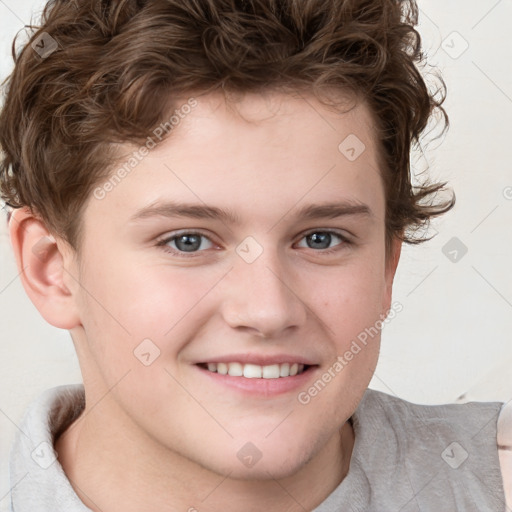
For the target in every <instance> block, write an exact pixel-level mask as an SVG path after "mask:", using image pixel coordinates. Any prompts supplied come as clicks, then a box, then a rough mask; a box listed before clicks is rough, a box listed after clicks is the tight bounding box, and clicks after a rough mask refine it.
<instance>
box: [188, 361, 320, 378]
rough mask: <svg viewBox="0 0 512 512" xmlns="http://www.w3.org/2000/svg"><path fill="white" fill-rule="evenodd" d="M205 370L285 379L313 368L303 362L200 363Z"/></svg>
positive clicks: (249, 376)
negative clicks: (260, 363)
mask: <svg viewBox="0 0 512 512" xmlns="http://www.w3.org/2000/svg"><path fill="white" fill-rule="evenodd" d="M198 366H199V367H200V368H202V369H203V370H207V371H209V372H211V373H217V374H219V375H227V376H230V377H244V378H246V379H283V378H286V377H295V376H297V375H302V374H303V373H304V372H306V371H308V370H309V369H310V368H311V365H307V364H301V363H279V364H270V365H266V366H261V365H258V364H252V363H246V364H243V363H239V362H231V363H221V362H219V363H199V364H198Z"/></svg>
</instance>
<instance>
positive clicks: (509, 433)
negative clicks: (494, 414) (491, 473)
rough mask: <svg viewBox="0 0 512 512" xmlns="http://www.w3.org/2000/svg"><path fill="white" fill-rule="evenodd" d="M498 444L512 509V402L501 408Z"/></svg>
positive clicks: (504, 481) (506, 492) (506, 494)
mask: <svg viewBox="0 0 512 512" xmlns="http://www.w3.org/2000/svg"><path fill="white" fill-rule="evenodd" d="M497 442H498V453H499V458H500V467H501V473H502V475H503V486H504V489H505V498H506V501H507V507H508V508H509V509H512V402H507V403H506V404H503V407H502V408H501V411H500V415H499V418H498V435H497Z"/></svg>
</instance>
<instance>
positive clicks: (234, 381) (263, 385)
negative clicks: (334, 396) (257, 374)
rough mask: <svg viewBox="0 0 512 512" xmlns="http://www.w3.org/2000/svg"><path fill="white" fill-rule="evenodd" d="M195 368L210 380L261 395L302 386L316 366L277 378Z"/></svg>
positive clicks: (274, 393)
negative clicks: (226, 373) (233, 374)
mask: <svg viewBox="0 0 512 512" xmlns="http://www.w3.org/2000/svg"><path fill="white" fill-rule="evenodd" d="M196 368H197V369H198V370H199V371H200V372H201V373H203V374H204V375H205V376H206V377H207V378H210V379H211V381H212V382H216V383H217V384H219V385H221V386H225V387H228V388H231V389H234V390H237V391H241V392H244V393H248V394H251V395H260V396H263V397H268V396H277V395H281V394H284V393H289V392H291V391H297V390H299V389H300V388H304V387H305V385H306V384H307V382H308V381H309V380H310V379H311V378H312V376H313V375H314V373H315V372H316V369H317V367H316V366H310V367H309V368H308V369H307V370H305V371H303V372H302V373H301V374H299V375H294V376H293V377H279V378H278V379H248V378H246V377H231V376H230V375H222V374H220V373H217V372H211V371H209V370H206V369H204V368H201V367H200V366H196Z"/></svg>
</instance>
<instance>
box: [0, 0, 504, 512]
mask: <svg viewBox="0 0 512 512" xmlns="http://www.w3.org/2000/svg"><path fill="white" fill-rule="evenodd" d="M415 21H416V6H415V4H414V3H412V2H399V1H392V0H368V1H340V0H303V1H301V2H296V1H294V0H283V1H280V2H276V1H274V0H246V1H242V0H241V1H233V0H209V1H205V2H199V1H190V2H178V1H173V0H168V1H155V2H141V1H135V0H124V1H120V2H109V1H103V2H93V1H86V0H83V1H82V0H77V1H74V2H64V1H55V2H51V3H50V4H49V5H48V7H47V9H46V12H45V14H44V16H43V20H42V24H41V28H40V29H39V30H38V31H37V32H36V33H35V34H34V36H33V38H32V40H31V42H30V43H29V44H28V45H27V46H26V47H25V48H24V49H23V51H22V52H21V54H20V55H19V56H18V58H17V63H16V67H15V70H14V73H13V75H12V76H11V78H10V82H9V90H8V93H7V97H6V102H5V106H4V108H3V111H2V114H1V118H0V124H1V127H0V143H1V145H2V149H3V151H4V158H3V161H2V164H1V165H2V166H1V169H0V170H1V186H2V194H3V197H4V198H5V200H6V201H7V203H8V204H10V205H11V206H12V207H13V210H12V213H11V215H10V221H9V222H10V234H11V240H12V244H13V248H14V252H15V256H16V260H17V263H18V265H19V268H20V270H21V269H24V271H23V273H22V275H21V276H22V281H23V285H24V287H25V289H26V291H27V293H28V295H29V297H30V298H31V300H32V301H33V302H34V304H35V305H36V307H37V308H38V310H39V311H40V312H41V314H42V315H43V317H44V318H45V319H46V320H47V321H48V322H50V323H51V324H52V325H54V326H57V327H59V328H62V329H68V330H69V331H70V333H71V335H72V338H73V342H74V345H75V347H76V350H77V353H78V357H79V361H80V366H81V370H82V375H83V381H84V384H83V386H61V387H58V388H55V389H52V390H49V391H48V392H46V393H45V394H44V395H42V396H41V397H40V398H39V399H38V400H37V401H36V402H34V404H32V405H31V406H30V408H29V410H28V411H27V415H26V417H25V420H24V424H23V426H22V431H23V434H20V436H19V437H18V440H17V443H16V445H15V447H14V448H13V452H12V460H11V478H12V482H13V486H14V487H13V490H12V505H13V510H14V511H16V512H25V511H31V512H32V511H34V510H37V511H50V510H51V511H54V512H55V511H66V512H75V511H86V510H93V511H96V512H100V511H101V512H110V511H116V510H123V511H126V512H130V511H138V512H142V511H154V510H159V511H187V510H188V511H189V512H190V511H200V512H203V511H218V510H228V511H240V510H244V511H260V510H268V511H283V510H285V511H290V512H292V511H293V512H295V511H304V510H307V511H312V510H315V511H317V512H329V511H334V510H354V511H356V510H357V511H363V510H364V511H367V510H372V511H379V512H382V511H398V510H402V511H413V510H422V511H427V510H429V511H438V510H505V508H506V504H505V501H506V498H505V491H506V489H507V488H508V483H509V480H510V479H509V477H508V473H507V459H506V456H507V455H506V454H504V455H502V454H501V453H500V452H499V450H498V442H499V443H500V444H502V445H505V444H508V443H509V439H507V437H506V434H507V432H508V430H507V429H506V428H503V426H502V425H505V426H506V421H507V417H506V414H508V411H507V410H505V409H504V408H502V404H500V403H485V404H474V403H473V404H467V405H447V406H431V407H428V406H419V405H414V404H410V403H408V402H405V401H402V400H399V399H397V398H393V397H391V396H388V395H385V394H383V393H379V392H376V391H370V390H367V386H368V383H369V381H370V379H371V377H372V374H373V371H374V369H375V366H376V363H377V358H378V352H379V343H380V328H381V327H382V325H383V323H384V322H385V320H386V316H387V315H391V314H396V309H397V308H399V306H400V305H399V304H395V303H393V301H392V284H393V277H394V274H395V270H396V267H397V264H398V261H399V255H400V248H401V244H402V243H403V242H404V241H405V242H417V241H418V240H415V239H414V238H412V237H411V236H410V234H409V232H410V230H411V229H412V228H414V227H417V226H419V225H421V224H423V223H425V222H428V220H429V218H431V217H432V216H434V215H439V214H441V213H443V212H445V211H447V210H448V209H450V208H451V206H452V205H453V200H448V201H447V202H445V203H442V204H434V203H433V202H432V200H431V196H432V195H433V194H434V193H436V192H438V191H439V190H440V189H441V188H442V187H443V184H432V185H424V186H423V187H419V188H413V187H412V186H411V180H410V175H409V151H410V145H411V143H412V142H414V141H417V140H418V138H419V136H420V134H421V132H422V130H423V129H424V127H425V126H426V123H427V121H428V119H429V117H430V115H431V113H432V112H433V110H439V111H441V112H442V109H441V106H440V102H439V101H437V100H436V99H435V98H434V97H433V96H431V95H430V94H429V92H428V90H427V89H426V87H425V84H424V82H423V80H422V78H421V75H420V74H419V72H418V70H417V69H416V67H415V63H416V62H417V60H418V58H419V55H420V48H419V40H418V38H417V34H416V33H415V31H414V29H413V24H414V23H415ZM368 332H371V333H372V335H371V336H366V337H365V336H364V335H363V334H364V333H368ZM500 413H501V416H500ZM498 417H500V418H501V419H500V421H501V423H500V430H499V435H500V436H501V437H499V438H498V437H497V436H498ZM502 451H503V452H505V450H502ZM14 484H16V485H14Z"/></svg>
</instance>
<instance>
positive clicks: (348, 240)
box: [294, 228, 353, 250]
mask: <svg viewBox="0 0 512 512" xmlns="http://www.w3.org/2000/svg"><path fill="white" fill-rule="evenodd" d="M313 233H329V234H331V235H336V236H338V237H339V238H341V240H343V242H344V243H346V244H352V243H353V241H352V239H351V237H350V236H349V235H346V234H345V233H346V232H344V231H342V230H337V229H334V228H314V229H310V230H308V231H304V232H303V233H301V234H300V235H299V236H298V237H297V239H296V241H295V242H294V244H296V243H298V242H300V241H301V240H302V239H303V238H305V237H307V236H309V235H312V234H313ZM340 245H341V244H340ZM326 250H327V249H326Z"/></svg>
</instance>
